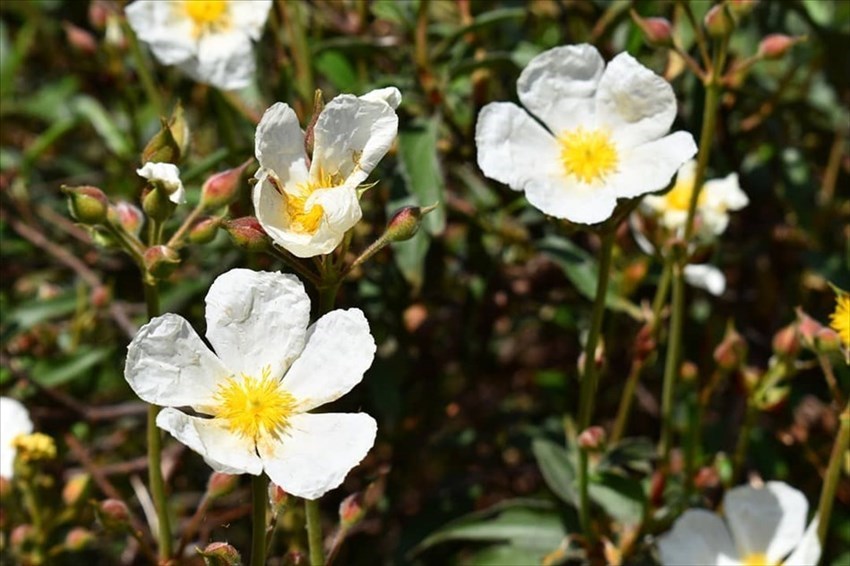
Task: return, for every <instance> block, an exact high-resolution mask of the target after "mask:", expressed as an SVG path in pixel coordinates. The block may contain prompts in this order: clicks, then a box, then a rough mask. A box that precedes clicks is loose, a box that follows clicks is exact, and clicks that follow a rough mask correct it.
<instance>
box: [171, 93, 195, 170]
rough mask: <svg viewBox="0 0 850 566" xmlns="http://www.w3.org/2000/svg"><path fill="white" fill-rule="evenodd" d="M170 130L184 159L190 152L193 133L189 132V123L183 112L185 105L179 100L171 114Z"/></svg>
mask: <svg viewBox="0 0 850 566" xmlns="http://www.w3.org/2000/svg"><path fill="white" fill-rule="evenodd" d="M168 129H169V130H170V131H171V135H172V137H173V138H174V143H176V144H177V149H178V150H179V152H180V153H179V155H180V157H183V156H184V155H186V154H187V153H188V152H189V141H190V138H191V132H190V131H189V122H188V121H187V120H186V115H185V113H184V112H183V104H182V103H181V102H180V101H179V100H178V101H177V104H176V105H175V106H174V110H173V111H172V112H171V118H169V119H168Z"/></svg>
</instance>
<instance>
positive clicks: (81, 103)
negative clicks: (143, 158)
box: [72, 95, 133, 158]
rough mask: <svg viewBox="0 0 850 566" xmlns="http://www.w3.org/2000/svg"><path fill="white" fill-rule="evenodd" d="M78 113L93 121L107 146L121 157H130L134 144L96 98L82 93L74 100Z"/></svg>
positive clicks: (93, 125)
mask: <svg viewBox="0 0 850 566" xmlns="http://www.w3.org/2000/svg"><path fill="white" fill-rule="evenodd" d="M72 103H73V105H74V110H75V111H76V113H77V114H78V115H79V116H80V117H82V118H83V119H85V120H88V121H89V123H91V125H92V127H93V128H94V129H95V131H96V132H97V133H98V135H100V137H101V138H102V139H103V141H104V143H105V144H106V147H108V148H109V150H110V151H111V152H112V153H113V154H115V155H117V156H118V157H121V158H129V157H130V156H131V154H132V152H133V144H132V143H130V141H129V140H128V139H127V137H126V136H125V135H124V131H123V129H122V128H121V127H119V126H118V124H116V123H115V121H114V120H113V118H112V116H110V115H109V113H108V112H107V111H106V109H105V108H104V107H103V106H102V105H101V104H100V102H98V101H97V100H96V99H95V98H92V97H91V96H87V95H80V96H77V97H76V98H74V100H73V101H72Z"/></svg>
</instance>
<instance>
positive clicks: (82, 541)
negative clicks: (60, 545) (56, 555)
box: [65, 527, 94, 552]
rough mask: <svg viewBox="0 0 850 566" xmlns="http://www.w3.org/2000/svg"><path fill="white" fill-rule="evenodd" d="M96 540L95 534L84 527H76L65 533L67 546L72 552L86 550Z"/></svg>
mask: <svg viewBox="0 0 850 566" xmlns="http://www.w3.org/2000/svg"><path fill="white" fill-rule="evenodd" d="M93 542H94V534H92V532H91V531H90V530H88V529H84V528H83V527H74V528H73V529H71V530H70V531H68V534H67V535H65V548H67V549H68V550H70V551H71V552H79V551H80V550H85V549H86V548H87V547H89V546H90V545H91V544H92V543H93Z"/></svg>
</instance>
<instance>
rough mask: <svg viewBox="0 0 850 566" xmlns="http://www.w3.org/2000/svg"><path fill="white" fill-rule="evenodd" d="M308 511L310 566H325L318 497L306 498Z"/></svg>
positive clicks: (305, 505) (305, 503)
mask: <svg viewBox="0 0 850 566" xmlns="http://www.w3.org/2000/svg"><path fill="white" fill-rule="evenodd" d="M304 509H305V511H306V512H307V540H308V542H309V543H310V566H323V565H324V563H325V551H324V548H323V543H322V513H321V511H320V510H319V500H318V499H305V500H304Z"/></svg>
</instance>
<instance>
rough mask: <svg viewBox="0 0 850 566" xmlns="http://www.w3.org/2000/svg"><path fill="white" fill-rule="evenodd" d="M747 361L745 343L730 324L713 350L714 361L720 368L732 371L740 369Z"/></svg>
mask: <svg viewBox="0 0 850 566" xmlns="http://www.w3.org/2000/svg"><path fill="white" fill-rule="evenodd" d="M746 359H747V343H746V341H745V340H744V337H743V336H741V335H740V334H738V332H737V331H736V330H735V327H733V326H732V325H731V324H730V325H729V326H728V327H727V328H726V335H725V336H723V340H722V341H721V342H720V344H718V345H717V347H716V348H715V349H714V361H715V362H717V365H718V366H720V368H722V369H724V370H727V371H732V370H734V369H737V368H739V367H741V365H743V364H744V362H745V361H746Z"/></svg>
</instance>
